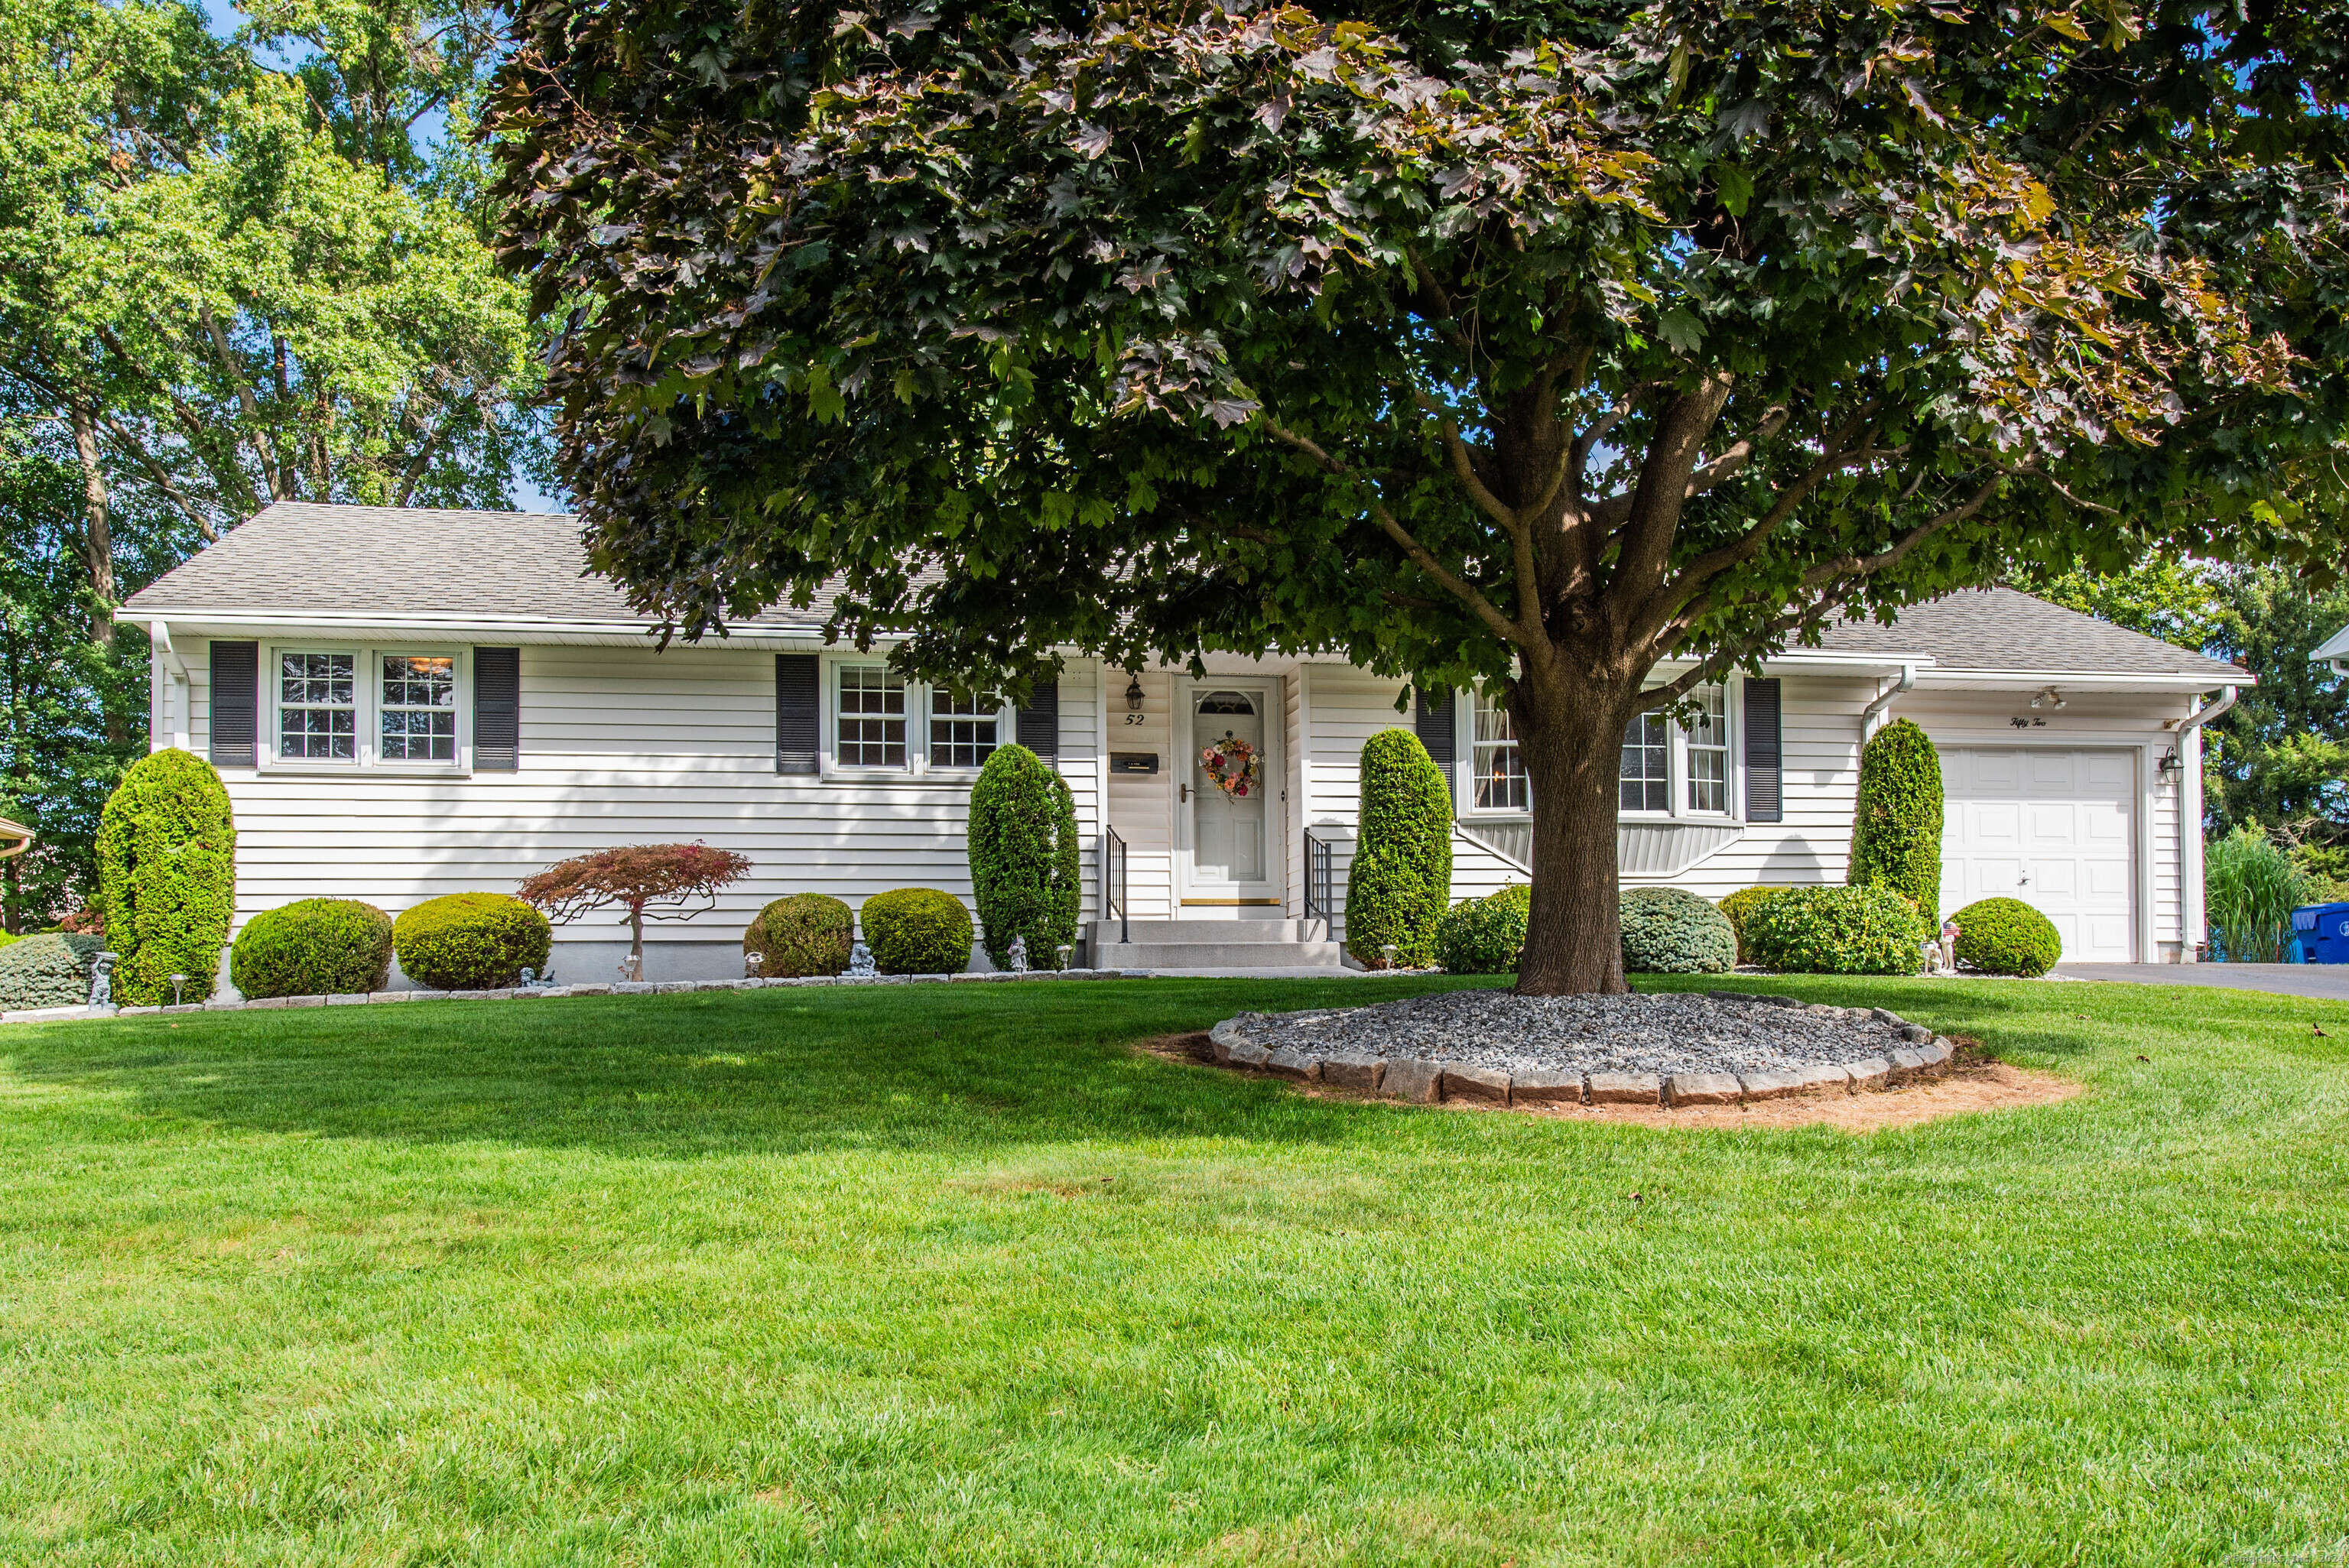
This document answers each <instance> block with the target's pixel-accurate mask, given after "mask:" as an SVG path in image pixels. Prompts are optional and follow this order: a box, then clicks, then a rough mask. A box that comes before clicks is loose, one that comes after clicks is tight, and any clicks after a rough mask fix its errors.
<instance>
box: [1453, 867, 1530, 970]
mask: <svg viewBox="0 0 2349 1568" xmlns="http://www.w3.org/2000/svg"><path fill="white" fill-rule="evenodd" d="M1533 899H1534V890H1533V889H1531V888H1529V887H1526V886H1524V885H1523V884H1521V883H1513V884H1511V885H1510V886H1508V887H1505V888H1503V889H1502V890H1501V891H1500V892H1495V893H1487V894H1485V896H1484V897H1483V898H1464V899H1462V900H1461V901H1460V902H1459V903H1455V904H1454V905H1453V906H1452V907H1451V908H1450V909H1447V910H1445V911H1444V918H1443V919H1441V920H1439V921H1437V922H1436V923H1435V961H1436V963H1438V964H1440V965H1443V966H1444V972H1445V973H1446V974H1449V975H1515V974H1516V972H1517V955H1518V954H1520V953H1522V952H1524V951H1525V945H1526V913H1527V912H1528V911H1530V910H1531V909H1532V908H1533Z"/></svg>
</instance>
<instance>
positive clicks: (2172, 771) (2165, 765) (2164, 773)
mask: <svg viewBox="0 0 2349 1568" xmlns="http://www.w3.org/2000/svg"><path fill="white" fill-rule="evenodd" d="M2155 771H2157V772H2158V773H2159V774H2160V775H2161V781H2162V782H2163V783H2165V784H2175V783H2177V782H2178V779H2179V778H2180V777H2181V776H2183V775H2184V773H2185V772H2186V764H2185V763H2184V762H2182V761H2180V760H2179V759H2178V748H2176V747H2175V746H2173V747H2171V748H2169V749H2168V750H2167V751H2165V752H2163V753H2162V754H2161V762H2160V764H2159V765H2158V767H2157V768H2156V769H2155Z"/></svg>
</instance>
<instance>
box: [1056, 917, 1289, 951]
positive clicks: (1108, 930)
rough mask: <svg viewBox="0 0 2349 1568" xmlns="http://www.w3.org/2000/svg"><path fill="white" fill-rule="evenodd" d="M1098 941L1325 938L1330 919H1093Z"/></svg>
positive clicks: (1250, 941) (1149, 943)
mask: <svg viewBox="0 0 2349 1568" xmlns="http://www.w3.org/2000/svg"><path fill="white" fill-rule="evenodd" d="M1091 934H1092V939H1093V941H1094V942H1095V943H1097V944H1131V945H1133V946H1136V947H1143V946H1155V945H1157V944H1160V943H1167V942H1173V943H1190V942H1230V943H1245V944H1248V945H1250V946H1256V945H1258V944H1266V943H1277V944H1282V945H1284V946H1285V945H1287V944H1289V943H1293V942H1327V941H1328V940H1329V939H1330V923H1329V922H1327V921H1323V920H1130V921H1115V920H1097V921H1094V922H1093V924H1092V933H1091Z"/></svg>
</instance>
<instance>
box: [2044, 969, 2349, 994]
mask: <svg viewBox="0 0 2349 1568" xmlns="http://www.w3.org/2000/svg"><path fill="white" fill-rule="evenodd" d="M2055 973H2056V974H2058V975H2064V976H2066V977H2067V978H2070V979H2073V980H2126V981H2129V982H2132V983H2133V984H2136V985H2218V986H2223V987H2225V988H2226V989H2228V990H2230V991H2273V992H2275V993H2277V994H2278V995H2285V996H2314V997H2317V998H2319V999H2321V1000H2323V1001H2327V1002H2349V964H2058V965H2055Z"/></svg>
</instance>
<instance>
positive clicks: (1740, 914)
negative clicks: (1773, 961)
mask: <svg viewBox="0 0 2349 1568" xmlns="http://www.w3.org/2000/svg"><path fill="white" fill-rule="evenodd" d="M1785 891H1786V890H1785V888H1783V887H1742V888H1739V889H1738V890H1737V891H1736V892H1733V893H1731V894H1730V895H1729V896H1728V897H1727V898H1724V899H1723V900H1722V901H1721V903H1720V904H1719V905H1718V907H1719V909H1720V910H1721V913H1722V915H1723V918H1725V919H1726V920H1727V921H1728V922H1729V929H1730V930H1731V931H1733V932H1734V933H1735V934H1736V936H1737V962H1739V963H1740V964H1745V963H1750V962H1752V960H1751V959H1750V958H1749V957H1748V956H1747V953H1746V947H1745V923H1746V921H1747V920H1749V919H1751V918H1752V916H1753V914H1754V911H1755V910H1756V909H1759V908H1760V907H1761V906H1762V904H1763V903H1764V901H1766V900H1769V899H1772V898H1775V897H1776V896H1777V895H1778V894H1780V893H1782V892H1785Z"/></svg>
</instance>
